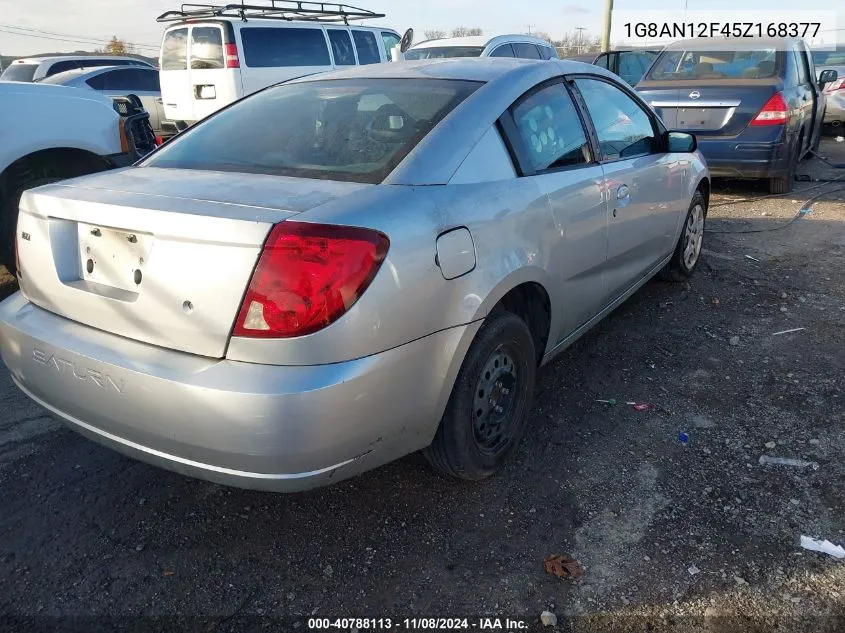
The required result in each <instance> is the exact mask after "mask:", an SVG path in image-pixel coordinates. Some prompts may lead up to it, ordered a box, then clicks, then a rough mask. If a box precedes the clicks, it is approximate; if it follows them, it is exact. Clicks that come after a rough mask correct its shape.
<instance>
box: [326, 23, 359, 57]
mask: <svg viewBox="0 0 845 633" xmlns="http://www.w3.org/2000/svg"><path fill="white" fill-rule="evenodd" d="M327 32H328V34H329V42H331V45H332V54H333V55H334V63H335V66H354V65H355V51H354V50H353V48H352V38H351V37H349V32H348V31H342V30H340V29H327Z"/></svg>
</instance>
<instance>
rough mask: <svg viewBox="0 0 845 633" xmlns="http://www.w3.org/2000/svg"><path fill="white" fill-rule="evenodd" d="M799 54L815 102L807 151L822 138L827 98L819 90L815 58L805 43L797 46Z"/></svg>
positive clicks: (799, 61)
mask: <svg viewBox="0 0 845 633" xmlns="http://www.w3.org/2000/svg"><path fill="white" fill-rule="evenodd" d="M796 51H797V53H798V63H799V65H800V64H802V63H803V65H804V67H805V69H806V72H807V90H808V91H809V93H810V96H811V98H812V101H813V107H812V110H811V112H812V124H811V126H810V131H809V134H807V135H806V137H805V138H806V140H807V149H810V148H812V147H815V145H816V141H817V139H819V137H820V136H821V133H822V127H823V125H824V109H825V104H826V102H825V96H824V93H823V92H822V90H821V89H820V88H819V82H818V78H817V76H816V67H815V63H814V61H813V56H812V55H811V54H810V51H809V50H807V45H806V44H804V42H799V43H798V44H797V45H796Z"/></svg>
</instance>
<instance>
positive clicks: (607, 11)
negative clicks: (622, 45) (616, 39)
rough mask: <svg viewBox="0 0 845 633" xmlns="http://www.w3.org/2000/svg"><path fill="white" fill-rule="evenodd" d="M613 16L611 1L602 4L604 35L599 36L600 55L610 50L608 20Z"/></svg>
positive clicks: (606, 0)
mask: <svg viewBox="0 0 845 633" xmlns="http://www.w3.org/2000/svg"><path fill="white" fill-rule="evenodd" d="M612 16H613V0H605V2H604V33H602V36H601V51H602V53H604V52H607V51H609V50H610V20H611V18H612Z"/></svg>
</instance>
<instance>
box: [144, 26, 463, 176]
mask: <svg viewBox="0 0 845 633" xmlns="http://www.w3.org/2000/svg"><path fill="white" fill-rule="evenodd" d="M279 30H281V29H279ZM479 85H480V84H478V83H476V82H468V81H452V80H434V79H432V80H426V81H419V80H410V79H346V80H324V81H308V82H303V83H294V84H283V85H279V86H275V87H273V88H269V89H267V90H264V91H262V92H259V93H256V94H255V95H253V96H251V97H248V98H246V99H244V100H243V101H241V102H239V103H237V104H236V105H234V106H233V107H231V108H228V109H226V110H222V111H220V112H218V113H217V114H215V115H213V116H211V117H210V118H208V119H206V120H205V121H204V122H201V123H199V124H197V125H195V126H194V127H191V128H190V129H188V130H187V131H186V132H184V133H183V134H182V135H181V136H180V137H178V138H177V139H176V140H174V141H173V142H171V143H170V144H168V145H167V146H166V147H164V148H162V149H161V150H160V151H158V152H157V153H156V154H155V155H153V156H151V157H150V158H149V159H148V160H147V161H146V162H145V163H143V165H144V166H149V167H170V168H179V169H205V170H214V171H231V172H244V173H259V174H274V175H282V176H295V177H300V178H321V179H327V180H346V181H352V182H364V183H377V182H381V181H382V180H383V179H384V178H385V177H386V176H387V175H388V174H389V173H390V172H391V171H392V170H393V168H394V167H396V165H398V164H399V162H400V161H401V160H402V159H403V158H404V157H405V156H406V155H407V154H408V153H409V152H410V151H411V150H412V149H413V148H414V147H415V146H416V145H417V144H418V143H419V142H420V141H421V140H422V139H423V138H424V137H425V136H426V135H427V134H428V133H429V132H430V131H431V130H432V129H433V128H434V126H435V125H437V123H439V122H440V121H441V120H442V119H443V117H445V116H446V115H448V114H449V113H450V112H451V111H452V110H453V109H454V108H455V107H457V106H458V104H460V103H461V102H462V101H463V100H464V99H466V97H468V96H469V95H470V94H472V92H474V91H475V90H476V89H477V88H478V86H479Z"/></svg>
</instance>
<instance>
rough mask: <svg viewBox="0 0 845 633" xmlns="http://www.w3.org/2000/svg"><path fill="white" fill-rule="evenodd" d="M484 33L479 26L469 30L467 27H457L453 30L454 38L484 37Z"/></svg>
mask: <svg viewBox="0 0 845 633" xmlns="http://www.w3.org/2000/svg"><path fill="white" fill-rule="evenodd" d="M483 34H484V31H482V30H481V29H480V28H478V27H477V26H474V27H471V28H468V27H466V26H456V27H455V28H454V29H452V37H467V36H470V35H483Z"/></svg>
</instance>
